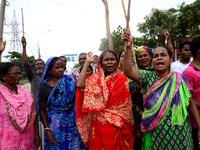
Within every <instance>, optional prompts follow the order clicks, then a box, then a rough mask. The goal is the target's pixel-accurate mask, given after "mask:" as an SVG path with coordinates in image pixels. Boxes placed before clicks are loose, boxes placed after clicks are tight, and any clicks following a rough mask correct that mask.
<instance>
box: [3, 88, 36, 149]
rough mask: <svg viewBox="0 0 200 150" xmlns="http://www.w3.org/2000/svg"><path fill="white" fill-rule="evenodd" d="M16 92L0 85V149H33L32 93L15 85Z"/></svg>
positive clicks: (33, 106) (34, 113) (33, 105)
mask: <svg viewBox="0 0 200 150" xmlns="http://www.w3.org/2000/svg"><path fill="white" fill-rule="evenodd" d="M17 91H18V94H14V93H12V92H11V91H10V90H9V89H8V88H7V87H5V86H3V85H0V149H1V150H13V149H20V150H21V149H24V150H30V149H34V137H35V128H34V124H33V122H34V120H35V116H36V111H35V103H34V100H33V96H32V94H30V93H29V92H28V91H27V90H26V89H24V88H23V87H21V86H17Z"/></svg>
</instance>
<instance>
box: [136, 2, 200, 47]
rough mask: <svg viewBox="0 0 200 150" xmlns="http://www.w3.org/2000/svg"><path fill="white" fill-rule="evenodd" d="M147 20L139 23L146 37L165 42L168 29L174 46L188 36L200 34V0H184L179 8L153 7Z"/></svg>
mask: <svg viewBox="0 0 200 150" xmlns="http://www.w3.org/2000/svg"><path fill="white" fill-rule="evenodd" d="M144 19H145V22H143V23H138V25H137V27H138V31H140V33H144V34H145V35H144V38H146V37H148V38H153V39H157V38H158V40H159V41H158V42H159V43H161V44H162V45H164V44H165V37H164V36H163V33H164V30H166V29H167V30H168V31H169V33H170V37H171V40H172V44H173V47H175V48H177V47H178V45H179V43H180V42H182V41H183V40H184V38H185V37H187V36H197V35H200V0H196V1H195V2H193V3H191V4H188V5H185V2H183V3H182V4H181V5H180V6H178V8H177V9H175V8H170V9H168V10H159V9H155V8H153V9H152V10H151V13H150V14H149V15H147V16H145V17H144Z"/></svg>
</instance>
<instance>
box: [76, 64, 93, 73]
mask: <svg viewBox="0 0 200 150" xmlns="http://www.w3.org/2000/svg"><path fill="white" fill-rule="evenodd" d="M84 65H85V64H82V66H81V68H80V70H79V73H81V71H82V70H83V67H84ZM89 68H90V70H91V71H92V72H93V68H92V66H91V65H89Z"/></svg>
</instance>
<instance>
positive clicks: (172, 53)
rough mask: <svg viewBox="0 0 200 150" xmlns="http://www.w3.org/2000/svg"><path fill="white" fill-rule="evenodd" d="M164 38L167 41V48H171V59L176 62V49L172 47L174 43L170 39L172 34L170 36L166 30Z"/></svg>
mask: <svg viewBox="0 0 200 150" xmlns="http://www.w3.org/2000/svg"><path fill="white" fill-rule="evenodd" d="M164 36H165V37H166V39H167V46H168V48H169V50H170V52H171V58H172V60H174V48H173V46H172V41H171V37H170V34H169V31H168V30H165V33H164Z"/></svg>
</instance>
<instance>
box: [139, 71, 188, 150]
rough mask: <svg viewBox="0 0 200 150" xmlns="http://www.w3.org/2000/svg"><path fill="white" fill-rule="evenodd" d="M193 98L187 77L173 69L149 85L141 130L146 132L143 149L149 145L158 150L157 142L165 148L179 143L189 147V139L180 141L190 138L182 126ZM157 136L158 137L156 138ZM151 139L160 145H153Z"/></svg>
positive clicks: (144, 99)
mask: <svg viewBox="0 0 200 150" xmlns="http://www.w3.org/2000/svg"><path fill="white" fill-rule="evenodd" d="M190 97H191V94H190V92H189V89H188V85H187V79H186V77H185V76H183V75H181V74H179V73H177V72H171V73H170V74H168V75H167V76H165V77H163V78H162V79H160V80H159V81H157V82H156V83H155V84H153V86H151V87H150V89H149V90H148V92H147V93H146V95H145V96H144V98H143V101H144V112H143V115H142V125H141V129H142V131H143V132H145V142H144V145H143V149H145V150H149V149H150V147H153V148H155V149H157V148H158V149H159V146H158V145H162V146H161V147H162V148H164V149H165V148H166V147H168V148H169V147H170V146H172V147H171V148H170V149H173V148H176V147H175V146H176V144H178V146H180V145H181V144H183V145H185V146H186V145H187V142H190V141H189V140H188V141H187V140H186V141H184V142H183V143H178V142H179V141H181V140H182V139H187V137H186V136H187V135H186V136H184V129H183V127H184V126H185V125H184V124H185V121H186V122H187V120H186V118H187V106H188V105H189V98H190ZM163 122H164V123H163ZM187 126H188V123H187ZM179 129H180V130H182V131H183V132H180V131H179ZM173 130H174V132H173ZM175 131H176V132H175ZM154 136H155V137H157V139H154ZM163 136H164V138H163ZM188 137H189V136H188ZM162 138H163V139H164V140H163V141H164V142H163V141H162V140H161V139H162ZM179 138H180V139H179ZM152 139H153V140H152ZM168 140H169V141H171V142H169V141H168ZM152 141H153V142H154V141H156V142H155V143H157V144H155V145H154V144H153V145H152ZM159 141H160V142H159ZM162 142H163V143H162ZM189 144H190V143H188V145H189ZM173 146H174V147H173ZM183 147H184V146H183Z"/></svg>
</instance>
